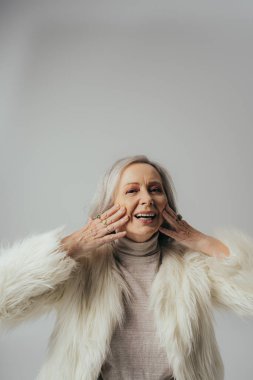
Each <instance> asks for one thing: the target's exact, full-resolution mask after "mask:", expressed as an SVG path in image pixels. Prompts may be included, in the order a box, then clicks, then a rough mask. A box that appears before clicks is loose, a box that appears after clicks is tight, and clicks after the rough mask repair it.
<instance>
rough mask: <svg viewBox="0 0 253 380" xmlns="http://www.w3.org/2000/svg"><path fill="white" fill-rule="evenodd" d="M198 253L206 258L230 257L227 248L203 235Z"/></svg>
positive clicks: (220, 242)
mask: <svg viewBox="0 0 253 380" xmlns="http://www.w3.org/2000/svg"><path fill="white" fill-rule="evenodd" d="M200 251H201V252H202V253H204V254H206V255H208V256H213V257H218V258H220V257H223V258H224V257H228V256H230V251H229V248H228V247H227V246H226V245H225V244H224V243H223V242H222V241H220V240H218V239H216V238H214V237H212V236H208V235H205V237H204V238H203V240H202V241H201V244H200Z"/></svg>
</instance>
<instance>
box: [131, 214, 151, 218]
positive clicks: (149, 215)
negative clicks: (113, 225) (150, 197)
mask: <svg viewBox="0 0 253 380" xmlns="http://www.w3.org/2000/svg"><path fill="white" fill-rule="evenodd" d="M135 216H137V217H142V216H144V217H154V216H155V214H136V215H135Z"/></svg>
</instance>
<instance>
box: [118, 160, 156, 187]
mask: <svg viewBox="0 0 253 380" xmlns="http://www.w3.org/2000/svg"><path fill="white" fill-rule="evenodd" d="M142 181H158V182H161V183H162V178H161V176H160V174H159V172H158V171H157V170H156V169H155V168H154V166H152V165H150V164H146V163H134V164H131V165H129V166H127V167H126V168H125V169H124V170H123V172H122V173H121V176H120V181H119V184H120V185H124V184H126V183H129V182H130V183H131V182H142Z"/></svg>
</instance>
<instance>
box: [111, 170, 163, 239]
mask: <svg viewBox="0 0 253 380" xmlns="http://www.w3.org/2000/svg"><path fill="white" fill-rule="evenodd" d="M117 203H119V204H120V205H121V206H125V207H126V214H128V215H129V220H128V222H127V223H126V224H124V225H123V226H121V227H120V228H118V229H117V231H118V232H119V231H124V230H126V231H127V234H126V236H127V237H128V238H129V239H131V240H133V241H136V242H143V241H146V240H148V239H150V238H151V236H152V235H154V233H156V232H157V231H158V229H159V227H160V225H161V224H162V223H163V221H164V218H163V216H162V211H163V210H164V208H165V206H166V204H167V203H168V201H167V197H166V194H165V192H164V189H163V184H162V179H161V176H160V174H159V173H158V171H157V170H156V169H155V168H154V167H153V166H152V165H149V164H146V163H134V164H131V165H129V166H128V167H127V168H125V169H124V171H123V173H122V174H121V177H120V181H119V183H118V186H117V188H116V191H115V196H114V204H117ZM145 212H146V213H147V212H150V213H151V212H152V213H154V214H155V217H154V218H152V219H151V218H148V219H147V218H137V217H136V216H135V215H136V214H139V213H145ZM126 214H125V215H126Z"/></svg>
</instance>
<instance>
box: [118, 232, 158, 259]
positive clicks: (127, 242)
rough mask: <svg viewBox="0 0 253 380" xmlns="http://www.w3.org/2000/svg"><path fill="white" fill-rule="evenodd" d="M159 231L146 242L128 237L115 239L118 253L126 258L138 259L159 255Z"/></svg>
mask: <svg viewBox="0 0 253 380" xmlns="http://www.w3.org/2000/svg"><path fill="white" fill-rule="evenodd" d="M158 236H159V231H157V232H156V233H155V234H154V235H153V236H151V238H150V239H149V240H147V241H144V242H141V243H139V242H136V241H133V240H131V239H129V238H127V237H123V238H121V239H117V240H115V241H114V247H115V251H116V252H115V253H116V255H117V256H118V257H119V256H120V257H121V258H124V259H125V260H136V259H137V260H138V261H140V260H141V261H143V260H145V261H148V258H149V257H151V256H152V257H154V256H156V255H159V253H160V246H159V242H158Z"/></svg>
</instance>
